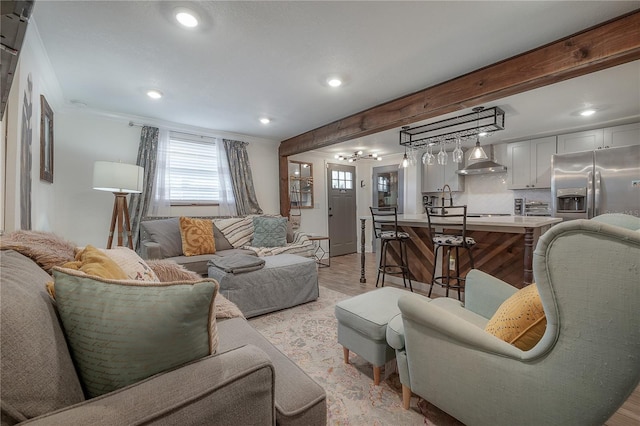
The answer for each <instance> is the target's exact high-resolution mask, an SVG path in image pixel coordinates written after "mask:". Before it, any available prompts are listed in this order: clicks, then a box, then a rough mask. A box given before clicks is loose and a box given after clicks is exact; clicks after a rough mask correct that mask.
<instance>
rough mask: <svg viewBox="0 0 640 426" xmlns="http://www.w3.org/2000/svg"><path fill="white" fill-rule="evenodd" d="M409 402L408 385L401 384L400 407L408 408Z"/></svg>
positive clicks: (409, 390)
mask: <svg viewBox="0 0 640 426" xmlns="http://www.w3.org/2000/svg"><path fill="white" fill-rule="evenodd" d="M410 403H411V389H410V388H409V386H405V385H402V408H404V409H405V410H408V409H409V405H410Z"/></svg>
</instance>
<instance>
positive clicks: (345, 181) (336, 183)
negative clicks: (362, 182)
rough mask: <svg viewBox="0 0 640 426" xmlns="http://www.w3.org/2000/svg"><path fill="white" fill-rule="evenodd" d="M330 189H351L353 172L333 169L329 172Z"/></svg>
mask: <svg viewBox="0 0 640 426" xmlns="http://www.w3.org/2000/svg"><path fill="white" fill-rule="evenodd" d="M331 189H353V173H351V172H345V171H342V170H333V171H332V172H331Z"/></svg>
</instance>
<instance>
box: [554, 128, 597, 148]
mask: <svg viewBox="0 0 640 426" xmlns="http://www.w3.org/2000/svg"><path fill="white" fill-rule="evenodd" d="M603 139H604V131H603V130H602V129H593V130H585V131H583V132H576V133H567V134H564V135H558V154H566V153H569V152H580V151H592V150H594V149H599V148H602V147H603Z"/></svg>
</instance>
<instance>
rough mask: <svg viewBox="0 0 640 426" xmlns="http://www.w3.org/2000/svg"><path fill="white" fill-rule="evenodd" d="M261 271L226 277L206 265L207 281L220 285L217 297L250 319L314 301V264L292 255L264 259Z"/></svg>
mask: <svg viewBox="0 0 640 426" xmlns="http://www.w3.org/2000/svg"><path fill="white" fill-rule="evenodd" d="M263 259H264V261H265V264H264V267H263V268H262V269H258V270H257V271H252V272H244V273H240V274H231V273H226V272H224V271H223V270H221V269H218V268H216V267H215V266H212V265H211V263H210V264H209V278H214V279H216V280H217V281H218V282H219V283H220V290H219V291H220V293H221V294H222V295H223V296H224V297H226V298H227V299H229V300H230V301H232V302H233V303H235V304H236V305H238V308H240V310H241V311H242V313H243V314H244V316H245V317H247V318H251V317H255V316H258V315H262V314H266V313H269V312H274V311H278V310H280V309H286V308H290V307H292V306H296V305H300V304H302V303H306V302H311V301H313V300H316V299H317V298H318V296H319V291H318V269H317V266H316V262H315V261H314V260H313V259H310V258H308V257H302V256H297V255H295V254H278V255H275V256H265V257H263Z"/></svg>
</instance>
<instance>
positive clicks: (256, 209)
mask: <svg viewBox="0 0 640 426" xmlns="http://www.w3.org/2000/svg"><path fill="white" fill-rule="evenodd" d="M223 142H224V149H225V152H226V153H227V159H228V160H229V172H230V173H231V184H232V185H233V196H234V197H235V201H236V210H237V214H238V215H240V216H244V215H248V214H262V209H261V208H260V206H259V205H258V199H257V197H256V190H255V188H254V186H253V176H252V174H251V165H250V164H249V155H248V154H247V145H249V144H248V143H247V142H240V141H232V140H228V139H223Z"/></svg>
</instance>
